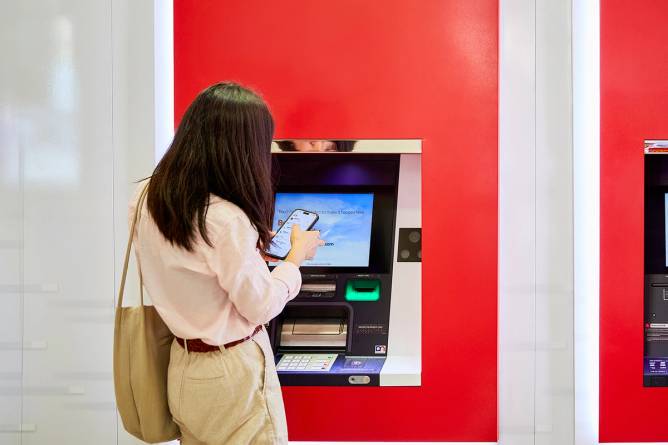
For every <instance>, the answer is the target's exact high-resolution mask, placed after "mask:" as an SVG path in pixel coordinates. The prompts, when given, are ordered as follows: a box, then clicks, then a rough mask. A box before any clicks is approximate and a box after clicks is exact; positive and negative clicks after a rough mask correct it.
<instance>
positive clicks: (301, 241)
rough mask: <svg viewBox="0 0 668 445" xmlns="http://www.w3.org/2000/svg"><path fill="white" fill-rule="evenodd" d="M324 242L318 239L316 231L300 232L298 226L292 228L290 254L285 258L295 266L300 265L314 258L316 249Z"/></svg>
mask: <svg viewBox="0 0 668 445" xmlns="http://www.w3.org/2000/svg"><path fill="white" fill-rule="evenodd" d="M324 244H325V242H324V241H323V240H321V239H320V232H319V231H318V230H309V231H304V230H302V229H301V228H300V227H299V225H298V224H295V225H294V226H292V232H291V233H290V245H291V249H290V253H288V256H287V257H286V258H285V261H289V262H291V263H292V264H294V265H295V266H297V267H299V266H301V265H302V263H303V262H304V260H310V259H312V258H313V257H314V256H315V253H316V251H317V250H318V247H320V246H323V245H324Z"/></svg>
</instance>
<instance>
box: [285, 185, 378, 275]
mask: <svg viewBox="0 0 668 445" xmlns="http://www.w3.org/2000/svg"><path fill="white" fill-rule="evenodd" d="M373 198H374V195H373V193H277V194H276V203H275V212H274V222H273V229H274V231H276V230H278V228H279V227H280V226H281V224H283V221H284V220H285V218H287V217H288V216H289V215H290V213H292V211H293V210H295V209H304V210H308V211H311V212H315V213H317V214H318V216H319V219H318V221H317V222H316V224H315V227H314V228H313V230H319V231H320V238H322V239H323V240H324V241H325V245H324V246H322V247H320V248H319V249H318V252H317V254H316V256H315V257H314V258H313V259H311V260H306V261H305V262H304V264H303V266H306V267H308V266H312V267H368V266H369V251H370V247H371V223H372V217H373Z"/></svg>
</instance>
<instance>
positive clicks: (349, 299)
mask: <svg viewBox="0 0 668 445" xmlns="http://www.w3.org/2000/svg"><path fill="white" fill-rule="evenodd" d="M272 148H273V149H272V152H273V153H272V156H273V158H274V168H275V169H276V171H277V172H278V175H277V186H276V196H275V210H274V224H273V226H274V230H277V229H278V227H280V225H281V224H283V223H284V221H285V218H287V216H289V215H290V214H291V213H292V211H294V210H295V209H303V210H307V211H309V212H315V213H317V214H318V217H319V218H318V220H317V222H316V225H315V227H314V230H319V231H320V234H321V238H322V239H323V240H324V241H325V245H324V246H323V247H321V248H320V249H319V250H318V253H317V254H316V256H315V257H314V258H313V259H310V260H307V261H306V262H305V263H304V264H303V265H302V269H301V270H302V277H303V285H302V288H301V291H300V293H299V294H298V295H297V297H296V298H295V299H294V300H292V301H291V302H290V303H288V304H287V306H286V307H285V310H284V311H283V312H282V313H281V315H279V316H278V317H276V318H275V319H274V320H272V322H271V323H270V325H269V334H270V337H271V342H272V347H273V349H274V353H275V360H276V367H277V370H278V375H279V378H280V380H281V383H282V384H283V385H309V386H312V385H327V386H337V385H340V386H344V385H345V386H348V385H350V386H419V385H420V383H421V351H420V348H421V337H420V336H421V259H422V249H421V245H422V244H421V243H422V236H421V215H420V205H421V199H420V183H421V174H420V159H421V141H419V140H358V141H331V140H327V141H323V140H318V141H305V140H291V141H276V142H275V143H274V144H273V147H272ZM269 265H270V267H274V266H275V265H276V263H270V264H269Z"/></svg>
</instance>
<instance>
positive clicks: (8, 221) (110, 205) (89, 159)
mask: <svg viewBox="0 0 668 445" xmlns="http://www.w3.org/2000/svg"><path fill="white" fill-rule="evenodd" d="M2 11H3V12H2V14H0V35H1V36H2V38H1V39H0V45H1V48H2V54H3V69H2V70H0V76H1V77H0V100H1V102H0V130H1V131H0V144H1V148H0V170H1V172H2V173H1V174H0V187H1V188H0V197H1V199H2V206H1V207H0V298H1V299H2V311H0V444H2V445H5V444H8V445H14V444H19V443H21V444H44V443H53V444H74V445H78V444H91V443H94V444H116V443H117V442H120V443H134V441H132V440H129V439H128V438H127V435H125V434H124V433H122V432H121V433H120V434H119V432H118V430H117V419H116V410H115V405H114V395H113V383H112V373H111V361H112V355H111V345H112V333H113V308H114V295H115V283H117V280H118V276H119V273H120V271H119V267H118V266H119V264H120V263H121V261H120V258H121V257H120V255H121V252H122V249H123V247H122V246H123V244H124V242H125V239H126V236H127V202H128V199H129V195H130V193H131V190H132V188H133V185H132V182H133V181H136V180H138V179H140V178H142V177H144V176H146V175H148V174H149V173H150V171H151V169H152V167H153V165H154V163H153V161H154V159H153V153H154V114H153V109H154V103H153V101H154V92H153V84H154V82H153V63H154V62H153V52H154V50H153V43H154V38H153V36H154V33H153V16H154V10H153V2H130V1H129V0H106V1H92V2H91V1H87V0H53V1H49V2H43V1H38V0H29V1H21V2H10V1H6V2H3V4H2ZM132 289H136V287H133V288H132Z"/></svg>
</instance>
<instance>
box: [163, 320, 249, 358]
mask: <svg viewBox="0 0 668 445" xmlns="http://www.w3.org/2000/svg"><path fill="white" fill-rule="evenodd" d="M261 330H262V325H260V326H258V327H256V328H255V330H254V331H253V333H252V334H251V335H249V336H248V337H244V338H242V339H241V340H235V341H231V342H229V343H225V344H224V345H223V348H225V349H227V348H231V347H233V346H236V345H238V344H241V343H243V342H245V341H246V340H250V339H251V338H253V336H255V334H257V333H258V332H260V331H261ZM184 341H185V342H187V344H188V347H187V351H188V352H214V351H220V346H213V345H210V344H208V343H204V342H203V341H202V340H200V339H199V338H195V339H191V340H183V339H182V338H179V337H176V342H177V343H178V344H180V345H181V347H182V348H183V347H184V346H183V342H184Z"/></svg>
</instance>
